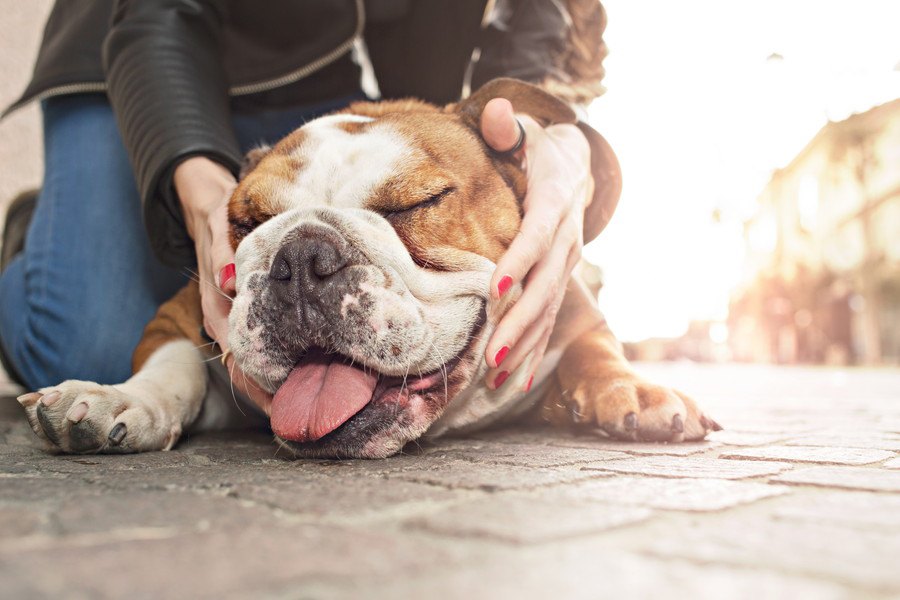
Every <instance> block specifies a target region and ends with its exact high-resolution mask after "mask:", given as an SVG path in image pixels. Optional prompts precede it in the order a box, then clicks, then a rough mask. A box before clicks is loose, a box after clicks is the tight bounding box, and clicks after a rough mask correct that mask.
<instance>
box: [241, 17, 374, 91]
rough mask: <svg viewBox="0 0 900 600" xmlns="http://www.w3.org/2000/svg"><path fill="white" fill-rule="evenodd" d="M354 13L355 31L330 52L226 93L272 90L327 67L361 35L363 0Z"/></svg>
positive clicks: (348, 50) (364, 18)
mask: <svg viewBox="0 0 900 600" xmlns="http://www.w3.org/2000/svg"><path fill="white" fill-rule="evenodd" d="M356 15H357V19H356V31H354V32H353V35H352V36H350V39H348V40H347V41H346V42H344V43H343V44H341V45H340V46H338V47H337V48H335V49H334V50H332V51H331V52H329V53H327V54H324V55H323V56H320V57H319V58H317V59H316V60H314V61H312V62H311V63H308V64H306V65H304V66H302V67H300V68H299V69H297V70H295V71H291V72H290V73H287V74H286V75H282V76H281V77H277V78H275V79H269V80H265V81H257V82H256V83H248V84H245V85H236V86H233V87H232V88H230V89H229V90H228V93H229V94H230V95H232V96H246V95H247V94H256V93H259V92H267V91H269V90H273V89H275V88H279V87H283V86H286V85H290V84H292V83H294V82H297V81H300V80H301V79H303V78H304V77H308V76H309V75H312V74H313V73H315V72H316V71H318V70H319V69H322V68H324V67H327V66H328V65H330V64H331V63H333V62H334V61H336V60H337V59H339V58H340V57H342V56H343V55H345V54H346V53H347V52H350V50H351V49H352V48H353V42H354V41H355V40H356V38H358V37H360V36H361V35H362V32H363V28H364V27H365V23H366V10H365V7H364V6H363V0H356Z"/></svg>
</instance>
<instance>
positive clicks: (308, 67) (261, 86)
mask: <svg viewBox="0 0 900 600" xmlns="http://www.w3.org/2000/svg"><path fill="white" fill-rule="evenodd" d="M356 14H357V19H356V30H355V31H354V32H353V35H352V36H351V37H350V39H348V40H347V41H345V42H343V43H342V44H341V45H340V46H338V47H337V48H335V49H334V50H332V51H330V52H328V53H327V54H324V55H322V56H320V57H319V58H317V59H315V60H314V61H312V62H310V63H307V64H305V65H303V66H302V67H300V68H299V69H295V70H294V71H291V72H290V73H286V74H285V75H281V76H280V77H276V78H275V79H266V80H263V81H257V82H254V83H247V84H243V85H235V86H232V87H231V88H229V89H228V95H229V96H246V95H248V94H256V93H259V92H266V91H269V90H273V89H275V88H279V87H283V86H286V85H290V84H292V83H295V82H297V81H300V80H301V79H303V78H304V77H308V76H310V75H312V74H313V73H315V72H316V71H318V70H320V69H323V68H325V67H327V66H328V65H330V64H331V63H333V62H334V61H336V60H338V59H339V58H341V57H342V56H343V55H345V54H346V53H347V52H349V51H350V50H351V49H352V48H353V42H354V41H355V40H356V38H358V37H360V36H361V35H362V32H363V28H364V27H365V20H366V13H365V7H364V6H363V0H356ZM106 91H107V85H106V83H105V82H102V81H98V82H87V81H86V82H79V83H68V84H66V85H59V86H56V87H52V88H49V89H46V90H44V91H43V92H41V93H40V94H37V95H36V96H34V98H32V100H36V101H41V100H46V99H47V98H52V97H54V96H65V95H66V94H87V93H92V92H106Z"/></svg>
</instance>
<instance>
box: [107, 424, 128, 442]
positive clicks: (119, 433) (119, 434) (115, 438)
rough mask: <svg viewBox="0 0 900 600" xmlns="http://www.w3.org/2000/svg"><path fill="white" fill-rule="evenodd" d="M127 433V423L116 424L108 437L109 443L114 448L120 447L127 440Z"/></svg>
mask: <svg viewBox="0 0 900 600" xmlns="http://www.w3.org/2000/svg"><path fill="white" fill-rule="evenodd" d="M126 433H128V428H127V427H126V426H125V423H116V424H115V425H114V426H113V428H112V430H110V432H109V435H108V436H107V437H108V438H109V443H110V444H112V445H113V446H118V445H119V444H121V443H122V440H124V439H125V434H126Z"/></svg>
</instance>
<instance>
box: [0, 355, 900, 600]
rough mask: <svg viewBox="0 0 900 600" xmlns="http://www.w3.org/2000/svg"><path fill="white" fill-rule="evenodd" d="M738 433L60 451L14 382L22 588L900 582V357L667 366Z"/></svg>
mask: <svg viewBox="0 0 900 600" xmlns="http://www.w3.org/2000/svg"><path fill="white" fill-rule="evenodd" d="M640 368H641V369H642V370H643V371H644V372H645V373H647V374H648V375H649V376H652V377H654V378H656V379H657V380H660V381H662V382H666V383H670V384H673V385H677V386H679V387H680V388H683V389H685V390H690V391H691V392H692V393H694V394H695V396H696V397H698V398H699V399H700V400H701V401H702V402H703V404H704V405H705V406H707V407H708V408H709V412H710V414H712V415H713V416H714V417H715V418H716V419H717V420H719V421H720V422H721V423H722V424H724V425H725V426H726V428H727V429H726V430H725V431H722V432H720V433H717V434H715V435H713V436H712V440H711V441H709V442H707V443H700V444H686V445H652V444H637V445H628V444H618V443H610V442H607V441H604V440H602V439H599V438H596V437H593V436H584V435H582V436H574V435H568V434H559V433H553V432H549V431H534V430H531V431H504V432H497V433H491V434H486V435H480V436H478V437H476V438H471V439H457V440H448V441H446V442H443V443H441V444H439V445H431V446H424V447H421V448H416V449H414V450H410V451H409V452H408V453H407V454H405V455H402V456H398V457H395V458H391V459H387V460H379V461H369V462H366V461H340V462H338V461H310V460H304V461H292V460H286V457H285V456H283V453H282V454H279V453H277V452H276V450H275V447H274V446H273V444H272V442H271V439H270V437H269V436H268V435H267V434H264V433H240V434H227V435H226V434H217V435H198V436H195V437H192V438H191V439H188V440H186V441H184V442H183V443H181V444H180V445H179V446H178V447H177V448H176V449H175V450H174V451H172V452H166V453H152V454H144V455H136V456H117V457H115V456H114V457H107V456H53V455H49V454H46V453H44V452H43V451H42V450H40V449H39V447H38V445H37V444H36V442H35V439H34V438H33V436H32V434H31V432H30V430H29V429H28V428H27V426H26V424H25V422H24V420H23V418H22V417H21V415H20V412H21V411H20V409H19V407H18V405H17V404H16V403H15V401H14V400H12V399H11V398H2V399H0V590H2V593H0V595H2V596H3V597H4V598H17V599H18V598H30V597H73V598H104V597H110V598H113V597H116V598H118V597H124V596H128V597H133V598H159V597H186V598H204V597H216V598H232V597H245V596H250V595H253V596H254V597H272V598H329V597H348V598H349V597H384V598H405V597H411V596H414V595H421V594H427V595H426V596H425V597H441V598H444V597H449V598H455V597H466V598H504V597H516V598H547V597H555V598H569V597H575V598H579V597H586V598H598V597H609V596H613V595H618V594H622V595H625V594H627V595H628V596H629V597H633V598H643V597H648V598H649V597H653V598H656V597H660V596H667V597H675V598H680V597H687V598H717V599H718V598H743V597H746V598H754V599H755V598H761V597H762V598H792V599H795V598H804V599H805V598H888V597H897V596H898V595H900V568H898V564H900V563H898V558H897V557H898V556H900V458H898V453H900V371H853V370H851V371H833V370H826V369H821V370H820V369H776V368H767V367H701V366H691V365H671V364H670V365H643V366H641V367H640Z"/></svg>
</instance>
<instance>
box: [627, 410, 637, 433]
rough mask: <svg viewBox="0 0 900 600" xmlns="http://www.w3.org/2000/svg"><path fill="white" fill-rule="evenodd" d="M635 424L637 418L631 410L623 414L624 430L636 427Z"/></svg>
mask: <svg viewBox="0 0 900 600" xmlns="http://www.w3.org/2000/svg"><path fill="white" fill-rule="evenodd" d="M637 426H638V419H637V415H636V414H634V413H633V412H630V413H628V414H627V415H625V430H626V431H634V430H635V429H637Z"/></svg>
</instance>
